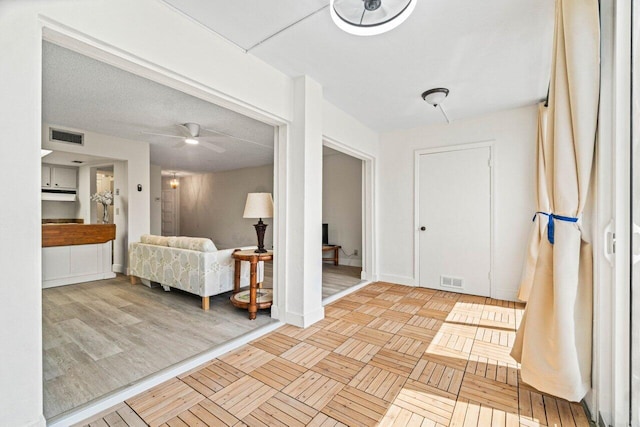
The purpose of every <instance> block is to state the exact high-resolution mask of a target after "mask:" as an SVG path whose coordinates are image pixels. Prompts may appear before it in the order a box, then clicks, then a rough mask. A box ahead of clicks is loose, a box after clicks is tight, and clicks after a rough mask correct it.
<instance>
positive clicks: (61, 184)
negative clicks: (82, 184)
mask: <svg viewBox="0 0 640 427" xmlns="http://www.w3.org/2000/svg"><path fill="white" fill-rule="evenodd" d="M77 187H78V170H77V169H76V168H68V167H64V166H52V165H42V188H58V189H61V190H65V189H68V190H75V189H76V188H77Z"/></svg>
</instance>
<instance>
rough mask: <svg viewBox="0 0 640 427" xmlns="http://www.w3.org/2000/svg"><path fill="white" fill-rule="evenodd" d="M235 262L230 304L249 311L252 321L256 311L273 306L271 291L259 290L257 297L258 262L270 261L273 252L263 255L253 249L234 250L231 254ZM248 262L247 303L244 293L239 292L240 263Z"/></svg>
mask: <svg viewBox="0 0 640 427" xmlns="http://www.w3.org/2000/svg"><path fill="white" fill-rule="evenodd" d="M231 257H232V258H233V259H234V260H235V271H234V275H235V276H234V282H233V283H234V284H233V295H232V296H231V304H233V305H234V306H235V307H238V308H246V309H247V310H248V311H249V319H251V320H254V319H255V318H256V313H257V312H258V309H263V308H269V307H271V305H272V304H273V293H272V291H271V290H268V291H266V290H261V291H260V293H261V295H260V298H259V296H258V262H259V261H272V260H273V251H267V252H264V253H256V252H255V251H254V250H253V249H249V250H245V251H241V250H239V249H238V250H236V251H234V252H233V254H231ZM241 261H249V263H250V270H249V271H250V275H249V291H248V293H249V302H247V300H246V292H247V291H244V292H240V262H241Z"/></svg>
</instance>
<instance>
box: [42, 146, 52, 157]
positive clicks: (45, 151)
mask: <svg viewBox="0 0 640 427" xmlns="http://www.w3.org/2000/svg"><path fill="white" fill-rule="evenodd" d="M51 153H53V151H51V150H45V149H44V148H41V149H40V158H43V157H44V156H48V155H49V154H51Z"/></svg>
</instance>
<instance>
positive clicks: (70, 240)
mask: <svg viewBox="0 0 640 427" xmlns="http://www.w3.org/2000/svg"><path fill="white" fill-rule="evenodd" d="M115 238H116V226H115V224H42V247H43V248H49V247H52V246H73V245H92V244H97V243H106V242H108V241H109V240H115Z"/></svg>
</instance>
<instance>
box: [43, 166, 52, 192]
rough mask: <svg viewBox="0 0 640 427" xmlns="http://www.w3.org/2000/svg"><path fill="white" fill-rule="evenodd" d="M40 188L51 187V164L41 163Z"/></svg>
mask: <svg viewBox="0 0 640 427" xmlns="http://www.w3.org/2000/svg"><path fill="white" fill-rule="evenodd" d="M42 188H51V166H47V165H42Z"/></svg>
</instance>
